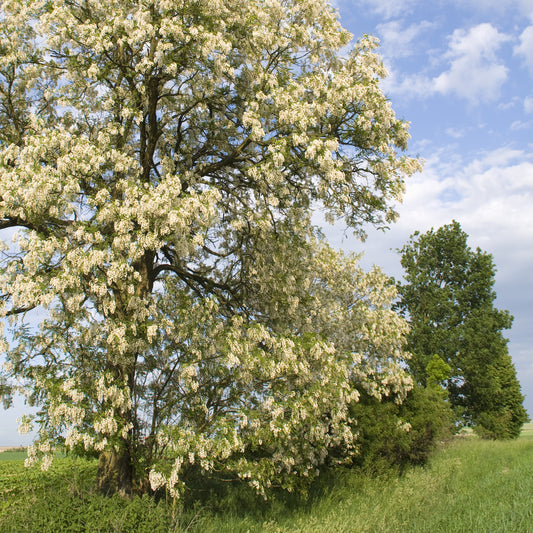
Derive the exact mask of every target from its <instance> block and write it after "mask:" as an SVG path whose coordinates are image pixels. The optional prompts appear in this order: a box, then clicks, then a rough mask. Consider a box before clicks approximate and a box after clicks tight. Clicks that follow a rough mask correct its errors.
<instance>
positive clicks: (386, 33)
mask: <svg viewBox="0 0 533 533" xmlns="http://www.w3.org/2000/svg"><path fill="white" fill-rule="evenodd" d="M431 26H432V24H431V23H430V22H428V21H422V22H420V23H418V24H411V25H410V26H407V27H404V26H402V22H401V21H400V20H392V21H390V22H385V23H383V24H378V25H377V26H376V29H377V33H378V35H379V37H380V41H381V47H380V52H381V54H382V55H383V56H384V57H385V58H387V59H394V58H398V57H407V56H410V55H412V54H413V53H414V52H415V45H414V43H415V41H416V39H417V38H418V37H419V36H420V34H421V33H422V32H423V31H424V30H426V29H428V28H430V27H431Z"/></svg>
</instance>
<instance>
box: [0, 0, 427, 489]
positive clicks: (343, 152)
mask: <svg viewBox="0 0 533 533" xmlns="http://www.w3.org/2000/svg"><path fill="white" fill-rule="evenodd" d="M350 39H351V35H349V34H348V32H346V31H344V30H343V29H342V28H341V27H340V25H339V22H338V21H337V18H336V15H335V13H334V11H333V10H332V8H331V6H330V5H329V4H328V3H327V2H325V1H322V0H298V1H295V0H294V1H293V0H282V1H281V0H271V1H266V0H252V1H244V0H192V1H189V0H187V1H184V0H141V1H137V0H136V1H130V0H121V1H116V0H113V1H111V0H98V1H96V0H83V1H81V0H80V1H78V0H68V1H55V0H34V1H32V2H27V1H25V0H5V1H3V2H2V4H1V13H0V50H1V53H0V125H1V127H0V230H2V231H3V232H4V233H3V235H4V236H5V238H6V240H7V238H10V237H12V236H13V242H12V243H11V244H9V245H5V246H4V248H3V256H2V262H1V264H0V312H1V314H2V316H3V317H5V319H6V320H7V321H9V322H10V323H11V326H12V331H13V337H12V338H11V339H10V342H9V344H7V343H5V345H4V348H5V350H6V352H7V362H6V366H5V372H6V378H8V379H9V380H10V383H11V386H14V385H17V386H20V387H23V388H26V389H27V390H28V391H29V394H30V400H31V401H32V402H34V403H36V404H38V405H40V406H41V408H42V409H41V412H40V415H39V417H38V419H37V420H36V421H37V422H38V423H39V427H40V437H39V441H38V443H37V444H36V445H35V446H34V447H31V448H30V454H31V457H30V461H29V462H31V460H32V459H35V458H37V457H42V458H43V460H44V462H43V463H42V464H43V467H46V466H47V465H48V464H49V461H50V451H51V449H52V448H51V447H53V445H54V443H57V442H63V441H64V443H65V445H66V446H67V447H71V448H74V449H78V450H79V449H85V450H87V451H95V452H96V453H98V454H99V456H100V459H99V473H98V482H99V485H100V488H101V489H102V490H104V491H110V492H116V491H118V492H120V493H129V492H130V491H131V490H132V488H133V487H134V486H139V487H141V488H142V487H146V486H147V483H148V481H149V483H150V485H151V488H152V489H154V490H156V489H158V488H161V487H166V489H167V490H169V491H170V493H171V494H172V495H176V496H177V495H178V494H179V493H180V490H181V488H182V485H183V484H182V482H183V479H185V478H186V471H187V469H189V468H192V467H194V468H197V469H200V470H202V471H204V472H213V471H217V472H222V473H224V472H225V473H226V474H227V475H230V474H236V475H238V476H240V477H241V478H243V479H246V480H248V481H250V483H252V484H253V485H254V486H256V487H257V488H258V489H259V490H262V489H263V488H265V487H268V486H269V485H272V484H277V485H281V486H284V487H287V488H291V487H292V485H293V484H294V480H296V479H299V478H300V477H305V476H311V475H313V474H314V472H315V470H316V468H317V467H319V466H320V464H322V462H323V461H324V460H325V457H326V456H327V454H328V450H329V449H330V448H332V447H336V446H337V447H338V446H339V445H341V444H342V445H343V446H345V448H346V449H347V450H353V446H352V445H353V439H354V433H353V431H352V426H351V425H350V423H349V420H348V405H349V404H350V403H351V402H354V401H356V400H357V397H358V392H357V388H356V387H355V386H354V383H355V382H357V383H358V386H359V387H361V386H364V387H366V389H368V393H369V394H373V395H375V396H376V397H379V396H382V395H386V394H388V393H389V391H390V393H391V394H392V393H393V394H396V395H400V397H401V396H402V394H404V392H405V391H406V390H407V389H408V388H409V386H410V380H409V378H408V377H407V376H406V375H405V373H404V372H403V371H402V370H401V368H400V366H399V365H400V362H401V359H402V357H403V352H402V342H403V340H402V339H403V334H404V332H405V324H404V322H403V321H402V320H401V319H399V318H398V317H397V316H395V314H394V313H393V312H392V311H391V309H390V302H391V301H392V299H393V298H394V290H393V289H391V288H390V286H389V285H390V284H389V283H388V281H386V278H385V276H383V274H381V273H380V272H379V271H373V272H371V273H369V274H363V273H362V272H360V271H359V270H358V269H357V268H356V266H355V259H354V258H346V257H343V256H342V255H339V254H337V253H335V252H333V251H332V250H331V249H329V248H328V247H327V245H325V244H324V243H322V242H321V240H320V239H318V238H317V237H316V235H315V233H316V232H315V230H314V229H313V227H312V225H311V210H312V208H314V207H320V208H322V209H323V210H324V212H325V213H326V214H327V216H328V217H329V218H330V219H331V220H333V219H338V218H342V219H344V220H345V222H346V223H347V224H348V225H349V226H351V227H352V228H354V229H355V230H356V231H359V232H360V231H361V227H362V224H363V223H368V222H370V223H373V224H376V225H378V226H383V225H387V224H388V223H389V222H391V221H393V220H394V218H395V213H394V211H393V209H392V208H391V207H390V205H391V202H392V200H395V199H398V198H399V197H400V196H401V194H402V191H403V182H404V178H405V177H406V176H408V175H409V174H411V173H412V172H414V171H415V170H416V169H417V168H418V162H417V161H416V160H413V159H410V158H408V157H405V156H403V155H401V152H402V151H403V150H404V149H405V148H406V145H407V140H408V133H407V125H406V124H405V123H404V122H402V121H400V120H398V119H396V117H395V115H394V113H393V111H392V109H391V106H390V104H389V102H388V101H387V99H386V98H385V96H384V95H383V93H382V91H381V89H380V86H379V81H380V78H381V77H382V76H383V75H384V69H383V66H382V63H381V61H380V59H379V57H378V56H377V55H376V53H375V51H374V49H375V46H376V45H375V42H374V41H373V40H372V39H370V38H366V37H365V38H363V39H361V40H360V41H359V42H357V43H356V44H355V45H354V46H353V47H352V49H351V51H349V52H348V51H346V50H347V49H346V47H347V46H348V45H349V42H350ZM341 50H342V53H341ZM341 289H342V290H341ZM37 319H38V320H39V323H38V325H37V326H35V325H34V324H35V320H37ZM26 425H27V424H26V423H24V424H23V426H26Z"/></svg>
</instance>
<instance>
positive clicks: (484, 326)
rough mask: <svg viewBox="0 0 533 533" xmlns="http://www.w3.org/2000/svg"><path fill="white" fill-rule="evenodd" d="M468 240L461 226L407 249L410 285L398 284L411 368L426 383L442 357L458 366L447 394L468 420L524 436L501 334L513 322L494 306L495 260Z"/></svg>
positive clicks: (487, 432) (488, 430)
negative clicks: (406, 321)
mask: <svg viewBox="0 0 533 533" xmlns="http://www.w3.org/2000/svg"><path fill="white" fill-rule="evenodd" d="M467 238H468V236H467V235H466V233H465V232H464V231H462V229H461V227H460V225H459V223H458V222H456V221H454V222H452V223H451V224H449V225H445V226H443V227H441V228H439V229H438V230H436V231H434V230H430V231H428V232H427V233H425V234H420V233H418V232H417V233H415V234H414V235H412V236H411V238H410V240H409V242H408V243H407V244H406V245H405V246H404V247H403V248H402V249H401V250H400V252H401V254H402V258H401V262H402V266H403V267H404V270H405V276H404V277H405V283H403V284H401V285H399V293H400V303H399V308H400V310H401V312H402V313H403V314H404V315H405V316H406V317H408V319H409V321H410V325H411V331H410V334H409V348H410V350H411V351H412V352H413V354H414V356H413V358H412V359H411V360H410V362H409V366H410V369H411V371H412V374H413V376H414V378H415V379H416V380H417V381H418V382H419V383H422V384H425V383H427V382H428V379H427V375H428V374H427V372H428V370H430V368H429V366H428V365H430V364H432V365H433V368H432V369H431V371H432V372H434V371H435V370H438V368H437V367H435V362H437V363H438V361H437V360H435V359H431V358H432V357H433V358H434V357H435V355H437V356H438V357H439V358H440V359H441V360H442V362H443V363H445V364H447V365H449V366H450V367H451V374H450V375H449V376H448V378H449V379H447V381H446V383H447V390H448V392H449V398H450V402H451V404H452V405H453V407H454V408H455V409H456V411H457V412H458V413H460V414H461V415H462V416H463V419H464V421H465V422H466V423H472V424H474V426H475V427H476V428H477V431H479V432H480V434H482V435H483V436H486V437H490V438H509V437H517V436H518V435H519V434H520V428H521V427H522V424H523V423H524V422H525V421H526V420H527V414H526V411H525V410H524V407H523V405H522V403H523V400H524V398H523V396H522V394H521V392H520V384H519V382H518V380H517V378H516V371H515V368H514V366H513V363H512V360H511V358H510V356H509V354H508V351H507V340H506V339H505V338H504V337H503V335H502V330H504V329H508V328H510V327H511V323H512V317H511V315H510V314H509V312H508V311H501V310H498V309H496V308H495V307H494V300H495V298H496V294H495V292H494V289H493V287H494V275H495V267H494V263H493V260H492V256H491V255H490V254H488V253H486V252H483V251H481V250H480V249H479V248H478V249H477V250H476V251H473V250H472V249H470V248H469V247H468V245H467ZM439 364H440V363H439ZM441 366H442V365H441ZM442 370H443V371H444V374H442V371H439V374H440V377H439V378H438V379H442V376H443V375H445V374H446V368H443V369H442Z"/></svg>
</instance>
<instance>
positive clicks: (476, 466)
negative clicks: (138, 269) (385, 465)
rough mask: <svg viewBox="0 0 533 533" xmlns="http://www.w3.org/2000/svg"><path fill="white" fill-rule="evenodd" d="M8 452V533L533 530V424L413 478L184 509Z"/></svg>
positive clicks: (1, 480)
mask: <svg viewBox="0 0 533 533" xmlns="http://www.w3.org/2000/svg"><path fill="white" fill-rule="evenodd" d="M17 453H20V452H4V453H2V454H0V456H2V457H1V461H0V531H2V532H6V533H8V532H13V533H15V532H16V533H19V532H25V531H27V532H34V531H40V532H41V531H42V532H54V533H55V532H58V531H61V532H78V531H79V532H81V531H91V532H98V531H101V532H104V531H105V532H108V531H109V532H130V533H133V532H135V533H143V532H150V533H157V532H165V533H166V532H169V531H175V532H185V531H187V532H197V533H209V532H213V533H214V532H216V533H224V532H227V533H239V532H242V533H244V532H248V531H249V532H269V533H275V532H278V533H279V532H284V533H285V532H287V533H288V532H292V533H296V532H301V533H308V532H309V533H311V532H317V533H318V532H321V533H322V532H323V533H332V532H335V533H337V532H338V533H342V532H346V533H351V532H354V533H355V532H357V533H359V532H372V533H386V532H409V533H418V532H428V533H429V532H443V533H454V532H457V533H464V532H470V533H475V532H487V533H489V532H490V533H497V532H502V533H504V532H505V533H509V532H512V533H533V506H532V501H531V495H532V494H533V425H532V424H529V425H528V426H526V427H525V428H524V432H523V436H522V437H521V438H520V439H518V440H516V441H500V442H492V441H482V440H479V439H477V438H475V437H468V438H463V439H456V440H455V441H454V442H452V443H451V444H450V445H447V446H446V447H445V448H444V449H442V450H440V451H438V452H437V453H435V455H434V456H433V458H432V459H431V461H430V462H429V464H428V465H426V466H425V467H416V468H411V469H409V470H408V471H407V472H405V473H404V474H403V475H401V476H399V475H398V474H397V473H396V472H387V473H385V474H383V473H382V474H380V475H370V474H368V473H366V474H362V473H361V472H358V471H355V470H352V471H340V472H336V473H335V474H334V475H333V474H331V475H330V476H325V478H324V479H322V481H321V484H320V485H317V487H315V488H314V491H313V492H312V494H311V496H310V498H309V499H308V500H307V501H296V500H295V499H294V498H292V499H287V498H282V497H278V498H274V499H272V500H271V501H269V502H267V503H264V502H262V501H261V500H259V499H257V498H256V497H255V496H254V495H253V494H251V493H250V492H249V491H247V490H245V489H242V488H241V489H236V490H233V491H230V492H228V493H226V494H225V495H224V496H219V497H215V496H213V497H211V498H210V499H208V500H207V501H205V502H204V503H203V504H201V505H200V504H196V505H192V506H188V507H187V508H186V509H185V510H182V509H180V507H179V506H177V505H175V504H172V503H171V502H167V501H165V500H161V501H159V502H155V501H153V500H152V499H150V498H147V497H144V498H133V499H132V500H129V501H122V500H119V499H118V498H104V497H102V496H100V495H98V494H95V493H94V492H93V490H92V482H93V480H94V474H95V463H94V462H88V461H84V460H79V459H78V460H76V459H72V458H61V459H60V460H58V461H56V462H55V463H54V464H53V465H52V469H51V472H49V473H48V474H43V473H42V472H40V471H39V470H35V469H32V470H27V469H24V467H23V464H22V461H21V459H20V457H19V455H17Z"/></svg>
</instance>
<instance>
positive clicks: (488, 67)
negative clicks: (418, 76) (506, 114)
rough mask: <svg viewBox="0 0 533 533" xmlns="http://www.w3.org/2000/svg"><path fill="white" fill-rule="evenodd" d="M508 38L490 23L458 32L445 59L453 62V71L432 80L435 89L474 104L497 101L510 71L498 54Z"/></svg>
mask: <svg viewBox="0 0 533 533" xmlns="http://www.w3.org/2000/svg"><path fill="white" fill-rule="evenodd" d="M509 39H510V38H509V37H508V36H507V35H505V34H502V33H499V32H498V30H497V29H496V28H494V26H492V25H491V24H488V23H483V24H479V25H478V26H474V27H473V28H470V29H469V30H468V31H466V30H462V29H458V30H455V31H454V32H453V34H452V36H451V38H450V45H449V48H448V51H447V52H446V54H445V56H444V57H445V58H446V59H448V60H449V61H450V68H449V69H448V70H447V71H445V72H443V73H442V74H440V75H439V76H437V77H435V78H434V79H433V90H434V91H435V92H438V93H442V94H453V93H455V94H456V95H457V96H459V97H461V98H465V99H467V100H468V101H470V102H471V103H478V102H480V101H491V100H495V99H496V98H497V97H498V96H499V93H500V88H501V86H502V84H503V83H504V82H505V80H506V79H507V71H508V69H507V67H506V66H505V65H503V64H501V63H500V62H499V60H498V57H497V55H496V52H497V51H498V50H499V48H500V47H501V45H502V44H503V43H504V42H506V41H508V40H509Z"/></svg>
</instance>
